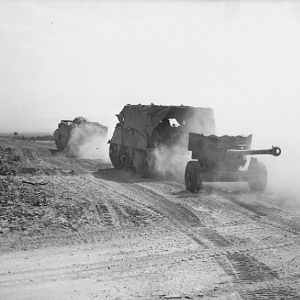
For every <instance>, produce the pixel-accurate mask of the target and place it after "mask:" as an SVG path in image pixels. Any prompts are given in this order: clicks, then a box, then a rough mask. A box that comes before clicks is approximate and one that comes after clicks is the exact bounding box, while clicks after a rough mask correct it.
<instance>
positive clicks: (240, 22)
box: [0, 0, 300, 142]
mask: <svg viewBox="0 0 300 300" xmlns="http://www.w3.org/2000/svg"><path fill="white" fill-rule="evenodd" d="M0 37H1V39H0V66H1V68H0V105H1V106H0V131H9V132H11V131H14V130H17V131H50V132H52V131H53V130H54V129H55V127H56V125H57V123H58V122H59V120H60V119H67V118H70V119H73V118H74V117H75V116H78V115H83V116H85V117H87V118H89V119H91V120H93V121H99V122H101V123H104V124H106V125H109V126H110V127H111V126H112V125H113V124H114V123H115V121H116V119H115V117H114V114H116V113H118V112H119V111H120V110H121V108H122V106H123V105H124V104H127V103H151V102H154V103H156V104H185V105H195V106H208V107H212V108H214V109H215V117H216V122H217V126H218V133H220V134H223V133H231V134H232V133H245V134H246V133H249V132H254V133H256V134H258V138H259V136H260V135H261V136H263V135H265V134H266V133H269V134H272V135H273V136H274V137H275V136H276V135H278V134H277V133H276V134H274V132H275V131H276V130H277V129H276V128H277V127H280V128H281V129H282V128H284V131H290V130H292V129H295V128H298V129H299V127H300V126H299V124H300V123H299V113H300V106H299V104H298V102H299V101H300V84H299V83H300V6H299V4H298V3H297V2H296V1H273V2H272V1H263V2H262V1H254V2H253V1H227V2H225V1H224V2H222V1H210V2H209V1H71V0H69V1H0ZM253 123H254V124H253ZM262 127H264V128H262ZM275 142H276V141H275Z"/></svg>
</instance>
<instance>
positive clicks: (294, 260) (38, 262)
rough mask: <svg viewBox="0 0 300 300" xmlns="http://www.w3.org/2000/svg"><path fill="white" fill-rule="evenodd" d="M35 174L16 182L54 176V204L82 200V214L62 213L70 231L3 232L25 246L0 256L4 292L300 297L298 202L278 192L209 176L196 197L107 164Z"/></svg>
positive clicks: (3, 295)
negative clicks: (250, 188) (210, 179)
mask: <svg viewBox="0 0 300 300" xmlns="http://www.w3.org/2000/svg"><path fill="white" fill-rule="evenodd" d="M30 176H31V175H30ZM30 176H29V175H26V176H25V175H24V174H23V175H20V176H19V177H18V178H16V179H14V180H19V181H21V180H23V181H24V179H25V178H26V179H27V180H31V181H32V180H35V181H36V182H47V185H46V187H45V189H46V190H47V189H50V190H52V191H53V193H54V194H53V195H52V198H49V199H48V198H47V201H48V202H47V201H46V202H47V205H48V206H47V209H49V207H50V208H52V209H53V210H54V209H56V208H57V205H58V201H64V202H63V203H64V205H65V203H67V201H69V202H70V203H74V201H77V202H75V204H76V207H77V209H79V208H80V209H81V210H80V214H79V215H80V218H79V217H78V218H77V219H76V222H75V221H74V218H75V217H72V216H71V217H70V216H69V214H67V212H65V213H64V215H62V214H61V215H59V216H58V217H59V218H60V219H62V218H64V220H63V222H61V223H60V224H62V225H59V226H63V225H64V226H66V224H71V223H70V222H71V221H72V222H73V223H72V224H73V225H72V226H74V227H72V228H74V230H73V231H70V232H69V231H68V230H66V231H65V232H66V233H65V234H64V231H63V230H62V228H63V227H59V228H60V229H61V231H55V230H56V229H57V228H58V227H54V225H51V224H50V225H49V222H48V221H47V222H48V223H47V224H46V223H45V224H46V225H47V226H46V225H45V227H44V229H43V230H42V231H41V232H39V234H37V233H35V232H33V233H31V234H28V235H25V234H24V232H18V233H5V234H4V233H3V234H2V237H1V238H2V239H1V242H2V243H4V242H5V241H13V243H14V245H19V244H21V245H23V246H24V245H25V247H23V248H22V247H21V248H18V247H17V246H16V247H15V248H9V247H11V245H12V244H9V242H7V245H8V246H7V247H6V248H5V247H4V248H3V251H2V254H0V266H1V269H0V299H94V298H96V299H210V298H217V299H299V297H300V239H299V232H300V215H299V206H294V207H296V209H293V210H291V207H289V206H288V205H287V204H286V202H285V201H284V199H282V198H281V197H279V196H277V195H275V194H272V193H270V192H267V193H263V194H255V193H251V192H249V191H248V188H247V186H246V185H243V184H236V185H232V184H231V185H228V184H227V185H226V184H219V185H217V184H215V185H211V184H210V185H205V186H204V189H203V190H202V191H201V193H199V194H197V195H196V194H192V193H189V192H186V191H185V187H184V185H183V184H182V183H178V182H175V181H168V180H152V179H147V180H146V179H143V178H138V177H136V176H134V175H130V174H127V173H124V172H120V171H115V170H113V169H110V168H106V169H102V170H98V171H96V172H95V171H91V172H89V173H84V174H77V175H76V176H71V175H68V176H65V175H63V174H56V175H45V174H39V175H34V176H31V177H30ZM21 185H22V186H23V185H26V183H22V182H21V183H20V187H21ZM46 190H45V191H46ZM66 195H67V196H66ZM64 197H66V198H64ZM68 199H69V200H68ZM70 207H71V208H72V206H68V210H69V213H70V211H71V210H72V209H73V208H72V209H71V208H70ZM56 213H57V210H56ZM74 216H75V213H74ZM58 217H55V219H57V218H58ZM39 218H40V219H41V220H43V221H45V220H46V219H45V214H44V215H43V217H39ZM70 219H72V220H70ZM37 220H38V219H37ZM47 220H48V219H47ZM68 222H69V223H68ZM41 224H42V223H41ZM30 226H31V225H30ZM55 226H58V225H57V224H55ZM55 228H56V229H55ZM54 229H55V230H54ZM57 230H58V229H57ZM5 239H6V240H5ZM17 240H18V241H17ZM45 241H48V242H45ZM18 242H19V244H18ZM9 245H10V246H9ZM9 249H11V250H9ZM16 249H23V250H21V251H20V250H18V251H17V250H16ZM26 249H27V250H26Z"/></svg>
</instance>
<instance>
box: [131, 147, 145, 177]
mask: <svg viewBox="0 0 300 300" xmlns="http://www.w3.org/2000/svg"><path fill="white" fill-rule="evenodd" d="M146 155H147V154H146V152H145V151H143V150H140V149H133V158H132V168H133V170H134V171H135V172H136V173H139V174H143V173H144V172H145V169H146Z"/></svg>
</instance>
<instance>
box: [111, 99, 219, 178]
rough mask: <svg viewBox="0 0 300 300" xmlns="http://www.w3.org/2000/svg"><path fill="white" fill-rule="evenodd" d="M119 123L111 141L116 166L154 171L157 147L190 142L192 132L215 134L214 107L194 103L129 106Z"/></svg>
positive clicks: (125, 108) (149, 172)
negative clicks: (194, 105) (191, 104)
mask: <svg viewBox="0 0 300 300" xmlns="http://www.w3.org/2000/svg"><path fill="white" fill-rule="evenodd" d="M116 116H117V118H118V121H119V122H118V123H117V125H116V127H115V130H114V133H113V136H112V139H111V140H110V141H109V142H110V149H109V155H110V159H111V162H112V164H113V166H114V167H115V168H116V169H132V170H135V171H137V172H138V173H142V174H151V173H152V171H153V167H154V165H153V164H154V162H153V150H154V149H155V148H156V147H159V146H161V145H163V146H166V147H172V146H173V145H178V144H182V145H183V147H184V148H186V145H187V143H188V134H189V132H191V131H192V132H196V133H199V134H205V135H211V134H214V133H215V121H214V114H213V110H212V109H211V108H201V107H191V106H182V105H181V106H162V105H153V104H152V105H125V106H124V108H123V109H122V111H121V112H120V113H119V114H118V115H116Z"/></svg>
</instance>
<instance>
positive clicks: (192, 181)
mask: <svg viewBox="0 0 300 300" xmlns="http://www.w3.org/2000/svg"><path fill="white" fill-rule="evenodd" d="M184 178H185V186H186V189H187V191H189V192H192V193H198V192H199V191H200V189H201V187H202V180H203V178H202V170H201V167H200V165H199V162H198V161H189V162H188V163H187V165H186V168H185V176H184Z"/></svg>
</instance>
